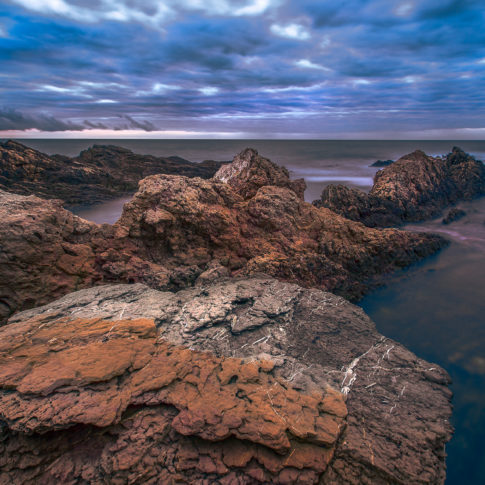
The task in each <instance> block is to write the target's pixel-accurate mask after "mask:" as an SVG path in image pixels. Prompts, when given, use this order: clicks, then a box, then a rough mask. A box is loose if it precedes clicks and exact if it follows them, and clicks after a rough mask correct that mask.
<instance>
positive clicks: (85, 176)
mask: <svg viewBox="0 0 485 485" xmlns="http://www.w3.org/2000/svg"><path fill="white" fill-rule="evenodd" d="M220 165H221V164H220V163H218V162H214V161H208V162H203V163H200V164H199V163H192V162H189V161H187V160H184V159H183V158H180V157H154V156H151V155H137V154H135V153H133V152H132V151H130V150H127V149H126V148H121V147H116V146H110V145H108V146H105V145H94V146H93V147H91V148H89V149H88V150H84V151H82V152H81V154H80V155H79V156H78V157H76V158H69V157H66V156H61V155H53V156H49V155H46V154H44V153H41V152H39V151H37V150H34V149H32V148H29V147H27V146H25V145H22V144H21V143H18V142H15V141H11V140H10V141H7V142H5V143H0V189H4V190H7V191H9V192H14V193H17V194H22V195H31V194H32V195H37V196H39V197H42V198H47V199H62V200H64V202H65V203H66V204H68V205H88V204H95V203H98V202H100V201H102V200H105V199H110V198H113V197H118V196H120V195H123V194H126V193H133V192H135V191H136V189H137V185H138V182H139V180H141V179H142V178H144V177H146V176H148V175H153V174H156V173H170V174H179V175H185V176H189V177H203V178H210V177H212V176H213V175H214V173H215V172H216V171H217V170H218V168H219V167H220Z"/></svg>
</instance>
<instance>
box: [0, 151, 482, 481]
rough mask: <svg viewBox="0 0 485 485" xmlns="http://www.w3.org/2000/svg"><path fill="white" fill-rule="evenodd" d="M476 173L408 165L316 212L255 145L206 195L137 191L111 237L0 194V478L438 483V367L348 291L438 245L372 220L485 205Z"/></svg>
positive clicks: (203, 190) (442, 162)
mask: <svg viewBox="0 0 485 485" xmlns="http://www.w3.org/2000/svg"><path fill="white" fill-rule="evenodd" d="M9 143H10V145H8V144H9ZM11 143H12V142H7V144H4V145H3V148H5V145H8V147H7V148H8V149H9V150H14V149H15V148H16V147H15V146H14V145H12V144H11ZM18 150H19V151H20V152H21V154H22V156H23V157H25V156H26V155H25V154H26V152H25V150H23V149H22V148H18ZM29 150H30V149H29ZM99 150H100V151H99ZM122 150H123V149H122ZM37 153H38V152H37ZM83 153H85V152H83ZM96 153H98V154H99V153H101V154H100V155H99V156H100V157H101V158H102V159H103V160H105V159H106V147H103V148H99V147H94V148H93V149H91V150H87V151H86V154H84V155H83V154H81V158H83V159H85V160H87V162H86V167H91V166H92V165H95V162H94V160H96V157H97V155H96ZM110 153H112V159H111V161H110V162H109V166H114V165H113V164H115V161H116V157H117V156H118V155H117V153H118V152H117V151H116V150H115V149H113V150H111V152H110ZM130 153H131V152H130ZM35 156H36V157H37V155H36V154H35ZM127 157H128V158H127V160H129V159H130V158H129V157H130V155H127ZM34 158H35V157H34ZM121 158H122V159H123V155H121ZM53 159H55V158H53ZM36 160H38V159H37V158H36ZM57 160H59V158H57ZM151 162H153V160H152V161H151ZM151 162H150V163H151ZM42 163H44V162H43V161H42V160H41V161H40V162H39V164H40V165H42ZM45 163H47V162H45ZM79 163H81V162H79ZM83 163H84V162H83ZM103 163H104V162H103ZM123 163H125V162H123ZM153 163H155V162H153ZM157 163H158V162H157ZM188 163H189V162H188ZM478 163H481V162H476V161H475V160H474V159H472V158H471V157H469V156H468V155H466V154H463V152H461V151H459V150H458V149H456V150H454V151H453V153H452V154H450V155H448V156H447V157H446V158H444V159H432V158H431V157H427V156H426V155H425V154H423V153H422V152H415V153H414V154H411V155H408V156H406V157H403V158H402V159H400V160H398V161H397V162H394V163H393V164H392V165H389V166H388V167H386V168H384V169H383V170H382V171H380V172H378V174H377V176H376V181H375V184H374V188H375V190H374V189H373V191H374V193H372V191H371V195H372V197H375V200H377V201H378V202H375V201H374V199H372V200H371V199H370V196H367V195H366V194H364V195H362V194H363V193H359V192H358V191H354V190H353V189H347V188H345V189H344V188H340V187H337V188H335V187H334V188H329V190H327V192H324V194H323V195H322V199H321V200H320V201H319V202H316V203H314V204H313V205H312V204H309V203H307V202H305V201H304V200H303V193H304V190H305V183H304V181H303V180H297V181H292V180H291V179H290V177H289V174H288V172H287V171H286V169H284V168H282V167H279V166H277V165H276V164H274V163H273V162H271V161H270V160H268V159H266V158H264V157H262V156H260V155H259V154H258V153H257V151H256V150H253V149H247V150H244V151H243V152H241V153H240V154H239V155H237V156H236V157H235V158H234V160H233V162H232V163H231V164H226V165H223V166H221V167H220V168H219V169H218V171H217V173H214V174H213V176H212V178H209V177H207V179H205V180H204V179H202V178H199V177H195V178H191V177H186V176H181V175H169V174H166V173H163V174H154V175H150V176H148V177H144V178H143V179H142V180H140V182H139V187H138V192H137V193H136V194H135V196H134V197H133V199H132V201H131V202H129V203H128V204H126V205H125V208H124V210H123V214H122V216H121V218H120V219H119V221H118V222H117V223H116V224H114V225H113V226H110V225H108V224H104V225H97V224H94V223H91V222H88V221H85V220H83V219H81V218H79V217H77V216H75V215H73V214H72V213H71V212H69V211H68V210H66V209H64V208H63V207H62V204H63V202H62V201H56V200H47V201H46V200H43V199H41V198H39V197H36V196H34V195H30V196H25V195H18V194H13V193H11V192H10V191H9V192H7V191H3V190H1V191H0V215H1V217H2V219H3V225H2V226H0V244H1V246H2V252H1V253H0V258H1V259H0V318H1V320H2V323H6V324H5V325H4V326H3V327H2V328H0V333H1V334H2V338H1V340H0V341H1V342H2V344H1V346H0V420H1V422H2V428H1V433H2V440H0V442H1V445H0V446H1V447H3V448H2V456H3V457H4V458H3V462H2V468H1V471H0V476H1V480H0V481H8V482H11V483H39V481H40V482H42V483H59V481H62V482H65V483H102V482H103V480H105V479H106V477H109V479H110V480H111V481H112V482H113V483H114V482H116V483H118V482H119V483H172V482H173V483H176V482H181V483H207V484H209V483H210V484H212V483H220V484H221V485H222V484H232V483H238V484H252V483H278V484H290V483H329V484H330V483H332V484H334V483H337V484H338V483H342V484H343V483H355V484H357V483H373V484H387V483H403V484H404V483H433V484H434V483H436V484H440V483H443V482H444V478H445V469H446V466H445V457H446V454H445V451H444V447H445V444H446V442H447V441H449V439H450V438H451V434H452V429H451V426H450V424H449V418H450V416H451V405H450V399H451V392H450V391H449V389H448V384H449V378H448V376H447V374H446V372H445V371H444V370H443V369H441V368H440V367H439V366H436V365H433V364H429V363H427V362H425V361H423V360H421V359H419V358H417V357H416V356H415V355H414V354H412V353H411V352H409V351H408V350H406V349H405V348H404V347H402V346H401V345H400V344H398V343H396V342H393V341H391V340H389V339H386V338H385V337H383V336H382V335H380V334H379V333H378V332H377V331H376V329H375V326H374V324H373V323H372V321H371V320H370V319H369V318H368V317H367V316H366V315H365V314H364V313H363V312H362V310H360V309H359V308H357V307H355V306H353V305H352V304H351V303H349V302H348V301H346V300H345V299H344V298H342V296H343V297H345V298H347V299H354V300H355V299H358V298H359V297H360V296H362V294H363V293H365V292H366V291H368V289H369V288H371V287H373V285H375V284H377V283H378V282H379V281H380V280H381V279H382V278H383V277H384V276H385V275H387V274H389V273H390V272H392V271H395V270H397V269H400V268H403V267H406V266H408V265H409V264H412V263H414V262H416V261H419V260H421V259H422V258H425V257H427V256H429V255H431V254H433V253H434V252H436V251H438V250H439V249H440V248H442V247H443V246H444V245H446V244H447V241H446V240H445V239H443V238H441V237H439V236H436V235H430V234H418V233H411V232H407V231H401V230H398V229H392V228H389V229H377V228H373V227H368V226H380V225H390V224H398V223H400V222H402V221H403V220H407V219H406V217H410V216H409V214H413V217H414V216H416V217H422V218H424V217H428V216H429V215H430V214H433V215H434V214H436V211H437V210H438V209H440V210H441V209H443V208H445V207H446V206H447V205H450V204H452V203H454V202H456V200H458V199H460V198H464V199H466V198H471V197H475V196H478V195H480V193H481V192H483V187H485V171H482V168H483V164H482V165H481V168H480V167H479V165H478ZM81 165H82V163H81ZM208 165H210V164H208ZM438 165H439V168H440V170H438V169H433V170H432V171H429V168H430V167H435V166H438ZM443 166H445V167H446V170H445V168H443ZM396 167H397V168H396ZM399 167H401V169H400V168H399ZM403 167H404V168H403ZM416 167H419V170H418V171H417V172H416V173H417V174H418V175H419V177H418V176H415V178H414V180H413V185H409V183H408V182H407V178H406V177H410V174H411V173H412V171H413V170H416ZM477 167H479V168H477ZM206 168H207V167H206ZM213 168H214V166H213V165H210V169H211V170H212V169H213ZM400 170H402V171H400ZM39 171H42V170H39ZM214 172H215V170H214ZM403 173H404V175H403ZM430 174H431V175H430ZM443 174H444V175H443ZM450 174H451V175H452V176H453V177H454V178H453V177H451V175H450ZM442 176H443V177H447V178H450V177H451V179H450V180H451V182H448V185H446V187H447V189H446V191H445V195H446V196H443V190H444V189H443V184H444V182H443V178H442ZM420 177H422V178H423V180H421V179H420ZM135 178H136V177H134V178H133V180H134V179H135ZM140 178H141V177H140ZM418 179H420V180H421V183H418V182H417V180H418ZM396 181H400V183H397V182H396ZM18 184H19V185H22V182H21V181H20V182H18ZM27 185H28V184H27ZM4 186H5V184H4ZM31 187H32V188H35V185H32V186H31ZM376 187H380V189H379V190H380V191H381V192H382V193H384V192H385V190H384V188H386V190H387V191H388V192H386V193H387V194H390V195H388V196H386V197H384V196H378V190H377V188H376ZM406 187H408V189H409V187H411V188H413V190H414V192H413V191H411V192H410V193H408V194H407V193H405V190H404V189H405V188H406ZM450 187H451V188H450ZM418 189H419V190H418ZM452 189H453V190H452ZM15 190H17V189H15ZM25 190H30V189H25ZM52 190H54V186H53V188H52ZM460 191H461V192H460ZM41 192H42V190H41ZM26 193H29V192H26ZM379 193H380V192H379ZM325 194H326V195H325ZM423 194H425V195H423ZM436 194H441V195H438V196H437V195H436ZM40 195H43V196H46V195H47V194H46V193H43V192H42V193H41V194H40ZM416 201H420V204H421V205H420V206H419V207H420V209H419V210H414V209H412V208H416V207H417V206H416V204H417V202H416ZM325 205H326V206H325ZM324 206H325V207H324ZM328 206H330V208H329V207H328ZM388 206H389V207H388ZM421 206H422V207H421ZM369 207H370V209H369ZM396 207H399V208H400V212H399V211H398V210H397V209H396ZM413 210H414V212H413ZM366 211H367V212H366ZM339 213H340V214H339ZM344 216H345V217H344ZM364 216H365V217H364ZM351 219H358V220H359V221H362V222H364V223H365V224H362V223H361V222H358V221H356V220H351ZM392 221H394V222H392ZM395 221H399V222H395ZM120 283H122V284H120ZM83 288H84V289H83ZM78 290H80V291H78ZM329 292H332V293H335V294H337V295H340V296H336V295H335V294H332V293H329ZM39 305H46V306H41V307H39ZM22 310H24V311H22Z"/></svg>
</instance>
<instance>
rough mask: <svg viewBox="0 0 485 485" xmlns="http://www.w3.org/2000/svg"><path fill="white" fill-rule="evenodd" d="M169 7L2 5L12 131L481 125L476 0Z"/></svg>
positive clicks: (1, 87) (482, 64)
mask: <svg viewBox="0 0 485 485" xmlns="http://www.w3.org/2000/svg"><path fill="white" fill-rule="evenodd" d="M164 5H165V7H166V8H164V9H162V8H161V7H160V2H155V1H153V2H141V1H118V2H114V1H113V2H102V3H100V2H92V1H88V0H86V1H84V0H77V1H70V0H64V1H60V2H55V3H53V2H46V1H43V0H36V1H33V2H32V1H30V2H27V0H25V1H24V0H11V1H10V2H9V3H8V4H6V5H5V4H4V5H3V6H1V7H0V63H1V65H2V71H1V73H0V79H1V83H0V106H3V107H4V108H3V111H2V116H3V118H1V120H2V124H1V125H0V129H3V130H5V129H28V128H37V129H40V130H42V129H45V130H53V129H54V128H55V129H56V130H59V131H63V130H72V129H83V128H93V129H94V128H96V129H107V128H110V129H116V130H120V129H128V128H129V129H139V130H144V131H156V130H157V129H187V130H191V129H193V130H199V131H200V130H204V129H207V130H208V131H211V132H213V131H217V130H221V131H222V130H225V131H227V130H229V131H231V130H234V131H251V132H254V131H255V130H256V132H257V133H261V134H262V135H271V134H272V133H279V134H284V133H288V134H292V133H294V132H295V126H296V127H297V130H298V132H299V133H300V132H301V133H303V135H302V136H304V135H308V136H314V135H318V136H319V135H322V134H323V135H324V134H326V133H336V132H339V131H340V132H342V131H344V130H347V131H348V130H354V131H355V132H356V133H362V132H365V131H366V130H368V131H371V132H373V133H375V132H378V131H379V130H384V129H389V128H390V127H392V129H394V130H410V129H415V130H421V129H434V128H435V127H437V126H439V127H441V128H446V127H448V128H475V127H483V121H482V120H481V119H480V116H478V113H479V112H480V111H482V112H483V109H484V107H485V99H484V96H483V95H482V94H481V93H483V92H484V87H485V31H484V30H483V27H482V26H483V25H484V23H485V18H484V17H485V13H484V9H483V6H482V5H481V2H480V1H478V0H477V1H475V0H459V1H458V0H440V1H438V0H423V1H419V2H418V1H417V0H402V1H392V2H389V1H385V0H347V1H345V2H341V3H338V2H334V1H329V0H325V1H321V0H302V1H301V2H289V1H286V2H285V1H283V0H252V1H242V0H241V1H235V0H212V1H207V2H204V3H203V4H202V3H197V2H183V1H178V2H175V1H173V2H172V1H169V2H164ZM42 6H43V8H41V7H42ZM457 114H459V116H457ZM2 127H3V128H2ZM283 136H284V135H283Z"/></svg>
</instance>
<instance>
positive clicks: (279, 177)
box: [214, 148, 306, 200]
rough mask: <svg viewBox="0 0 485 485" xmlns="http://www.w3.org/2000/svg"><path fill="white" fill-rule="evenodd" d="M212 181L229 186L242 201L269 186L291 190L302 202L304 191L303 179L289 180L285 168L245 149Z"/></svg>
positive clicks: (255, 152)
mask: <svg viewBox="0 0 485 485" xmlns="http://www.w3.org/2000/svg"><path fill="white" fill-rule="evenodd" d="M214 180H218V181H221V182H225V183H227V184H229V185H230V186H231V187H232V188H233V189H234V190H235V191H236V192H237V193H238V194H239V195H240V196H241V197H242V198H243V199H245V200H246V199H250V198H252V197H254V196H255V195H256V193H257V192H258V190H259V189H260V188H261V187H265V186H267V185H271V186H273V187H284V188H288V189H290V190H292V191H293V192H294V193H295V194H296V195H297V196H298V197H299V198H300V199H302V200H303V198H304V193H305V189H306V184H305V180H304V179H298V180H290V174H289V172H288V170H287V169H286V168H285V167H279V166H278V165H276V164H275V163H273V162H272V161H271V160H269V159H267V158H264V157H262V156H260V155H259V154H258V152H257V150H255V149H254V148H247V149H246V150H243V151H242V152H241V153H239V154H238V155H236V156H235V157H234V160H233V161H232V163H230V164H228V165H223V166H222V167H221V168H220V169H219V170H218V171H217V173H216V174H215V175H214Z"/></svg>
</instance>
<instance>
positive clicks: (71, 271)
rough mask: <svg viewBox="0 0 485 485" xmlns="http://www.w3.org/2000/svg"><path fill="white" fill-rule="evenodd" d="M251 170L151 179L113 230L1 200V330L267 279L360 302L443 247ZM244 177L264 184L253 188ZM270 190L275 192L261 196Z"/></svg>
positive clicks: (254, 161)
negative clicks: (94, 294)
mask: <svg viewBox="0 0 485 485" xmlns="http://www.w3.org/2000/svg"><path fill="white" fill-rule="evenodd" d="M247 153H248V152H247V151H246V152H245V154H247ZM243 155H244V153H243ZM243 158H244V157H243ZM249 162H250V164H249V167H248V166H247V165H245V166H244V169H243V170H237V168H238V167H233V170H232V172H231V178H230V180H231V182H230V183H229V182H228V183H226V182H222V181H220V180H219V179H212V180H203V179H201V178H189V177H182V176H174V175H155V176H151V177H147V178H145V179H144V180H143V181H141V182H140V185H139V190H138V192H137V193H136V195H135V196H134V198H133V200H132V201H131V202H129V203H128V204H126V205H125V208H124V210H123V214H122V216H121V218H120V220H119V221H118V222H117V223H116V224H115V225H114V226H109V225H107V224H104V225H102V226H99V225H96V224H94V223H91V222H88V221H85V220H83V219H80V218H79V217H76V216H74V215H73V214H72V213H71V212H69V211H67V210H65V209H63V208H62V207H61V203H60V202H59V201H45V200H43V199H40V198H37V197H34V196H30V197H24V196H20V195H15V194H11V193H8V192H3V191H0V218H1V220H2V224H1V225H0V245H1V249H2V250H1V252H0V322H4V321H5V318H6V317H8V316H9V315H11V314H12V313H13V312H15V311H18V310H22V309H25V308H31V307H33V306H37V305H41V304H45V303H47V302H49V301H52V300H53V299H55V298H58V297H59V296H62V295H64V294H66V293H69V292H71V291H74V290H77V289H81V288H86V287H89V286H92V285H94V284H101V283H106V282H117V283H121V282H126V283H133V282H142V283H145V284H147V285H149V286H150V287H153V288H157V289H180V288H185V287H187V286H192V285H194V284H199V283H201V282H203V281H207V280H211V279H214V278H217V277H220V276H241V275H251V274H257V273H266V274H269V275H271V276H274V277H277V278H280V279H283V280H287V281H292V282H296V283H299V284H301V285H303V286H307V287H310V286H312V287H317V288H321V289H325V290H329V291H334V292H336V293H338V294H340V295H343V296H346V297H348V298H353V299H356V298H359V297H360V296H361V295H362V294H363V293H364V292H365V291H366V290H367V289H368V288H369V287H370V286H372V285H374V284H376V283H377V282H378V281H379V279H380V278H381V277H382V276H383V275H385V274H387V273H389V272H391V271H393V270H396V269H400V268H403V267H405V266H407V265H409V264H411V263H413V262H415V261H418V260H420V259H421V258H424V257H426V256H428V255H430V254H432V253H434V252H435V251H437V250H438V249H440V248H441V247H443V245H444V244H446V242H445V241H444V240H443V239H442V238H440V237H439V236H434V235H428V234H413V233H410V232H403V231H398V230H395V229H385V230H376V229H370V228H368V227H365V226H364V225H363V224H360V223H357V222H353V221H350V220H348V219H345V218H343V217H341V216H339V215H337V214H336V213H334V212H332V211H330V210H328V209H326V208H317V207H315V206H313V205H311V204H309V203H307V202H305V201H304V200H302V198H301V194H300V193H299V185H298V184H297V185H296V186H294V185H292V184H293V182H292V181H290V179H289V177H288V176H287V174H286V175H285V172H284V171H281V170H280V169H279V168H278V167H276V169H275V172H271V170H270V169H271V167H272V166H273V165H272V164H270V163H268V161H267V160H266V159H263V158H261V157H259V156H258V155H257V154H255V153H254V152H250V157H249ZM260 162H261V166H260ZM236 165H237V164H236ZM229 167H230V166H229ZM248 172H249V173H254V174H259V175H258V176H257V177H256V179H257V180H256V181H257V183H256V182H255V181H254V180H253V179H252V178H251V177H249V178H248V176H247V174H248ZM262 173H265V174H266V175H265V177H266V178H265V177H262V176H261V174H262ZM285 177H286V179H285ZM228 180H229V179H228ZM262 180H266V182H264V183H272V184H278V185H262V186H259V184H261V183H263V182H262ZM255 184H256V185H257V188H256V189H255ZM238 190H241V191H242V194H243V195H244V197H243V196H242V195H241V194H240V193H239V192H238ZM254 190H256V192H255V193H254V195H252V196H251V195H249V194H251V193H253V192H254Z"/></svg>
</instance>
